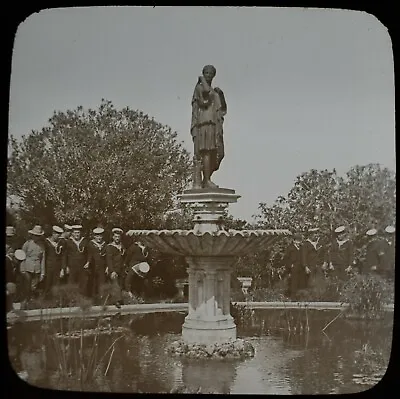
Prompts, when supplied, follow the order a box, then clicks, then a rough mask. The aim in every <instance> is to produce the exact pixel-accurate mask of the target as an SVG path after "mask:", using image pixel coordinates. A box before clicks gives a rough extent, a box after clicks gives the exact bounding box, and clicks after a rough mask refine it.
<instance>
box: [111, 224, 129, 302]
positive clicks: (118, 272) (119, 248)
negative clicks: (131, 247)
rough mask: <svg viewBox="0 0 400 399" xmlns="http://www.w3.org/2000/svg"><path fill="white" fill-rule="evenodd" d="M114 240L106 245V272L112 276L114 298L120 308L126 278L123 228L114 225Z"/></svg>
mask: <svg viewBox="0 0 400 399" xmlns="http://www.w3.org/2000/svg"><path fill="white" fill-rule="evenodd" d="M111 232H112V241H111V242H110V243H109V244H107V246H106V264H107V268H106V273H107V274H108V275H109V276H110V278H111V284H112V292H113V299H114V302H115V306H116V307H117V308H120V307H121V305H122V304H123V299H122V287H123V286H124V280H125V252H126V251H125V247H124V245H123V244H122V233H123V230H122V229H120V228H119V227H114V228H113V229H112V230H111Z"/></svg>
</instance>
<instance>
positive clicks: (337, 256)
mask: <svg viewBox="0 0 400 399" xmlns="http://www.w3.org/2000/svg"><path fill="white" fill-rule="evenodd" d="M395 231H396V229H395V228H394V227H393V226H387V227H386V228H385V229H384V230H382V231H378V230H377V229H370V230H368V231H367V232H366V233H365V238H366V239H365V240H364V241H365V243H364V244H363V245H361V248H357V244H356V243H355V242H354V241H353V240H351V239H350V237H349V232H348V230H347V229H346V227H345V226H340V227H338V228H336V229H335V231H334V238H333V239H332V240H331V242H327V243H326V242H322V241H321V240H320V239H319V229H318V228H311V229H309V230H307V231H305V232H304V233H303V234H302V233H295V234H293V236H292V237H293V239H292V242H291V244H290V245H289V247H288V248H287V251H286V253H285V255H284V258H283V265H284V266H285V274H286V275H287V276H288V277H289V278H288V295H289V296H294V295H295V294H296V293H297V291H299V290H302V289H306V288H308V287H309V286H310V285H311V284H312V282H313V280H314V281H315V278H316V277H317V276H332V277H336V278H338V279H339V280H341V281H344V280H346V279H348V278H349V276H350V275H351V274H352V273H354V272H358V273H366V274H368V273H373V274H378V275H380V276H381V277H383V278H386V279H388V280H393V279H394V270H395V259H394V254H395V244H394V238H395V237H394V236H395V234H394V233H395ZM356 250H361V252H362V253H363V256H362V258H363V259H362V261H361V262H360V261H356V256H355V255H356V253H355V251H356Z"/></svg>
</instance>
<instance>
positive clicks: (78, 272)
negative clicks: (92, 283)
mask: <svg viewBox="0 0 400 399" xmlns="http://www.w3.org/2000/svg"><path fill="white" fill-rule="evenodd" d="M81 231H82V226H81V225H74V226H72V233H71V237H70V238H68V239H66V240H65V248H64V249H65V251H64V256H63V267H62V268H63V272H64V273H65V274H68V275H69V276H68V283H69V284H78V285H79V288H80V291H81V293H82V294H83V295H86V294H87V291H86V289H87V280H88V273H89V263H88V261H87V240H86V239H85V237H83V236H82V233H81Z"/></svg>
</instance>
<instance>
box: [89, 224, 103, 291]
mask: <svg viewBox="0 0 400 399" xmlns="http://www.w3.org/2000/svg"><path fill="white" fill-rule="evenodd" d="M88 262H89V270H90V279H89V290H90V291H89V294H90V296H98V295H99V293H100V292H101V290H100V288H101V287H102V286H103V285H104V283H105V281H106V267H107V264H106V242H105V241H104V229H103V228H102V227H96V228H95V229H93V239H92V240H90V241H89V243H88Z"/></svg>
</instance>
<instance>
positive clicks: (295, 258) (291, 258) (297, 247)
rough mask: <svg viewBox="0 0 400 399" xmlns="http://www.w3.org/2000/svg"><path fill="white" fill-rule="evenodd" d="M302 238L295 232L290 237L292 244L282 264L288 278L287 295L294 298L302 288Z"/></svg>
mask: <svg viewBox="0 0 400 399" xmlns="http://www.w3.org/2000/svg"><path fill="white" fill-rule="evenodd" d="M301 242H302V236H301V234H300V233H298V232H296V233H294V234H293V236H292V242H291V243H290V244H289V246H288V248H287V249H286V253H285V255H284V257H283V264H284V265H285V269H286V270H285V274H286V275H287V276H288V290H287V295H288V296H289V297H290V298H294V297H295V295H296V293H297V291H298V290H299V289H302V287H303V286H304V280H305V279H304V274H305V268H304V263H303V256H302V245H301Z"/></svg>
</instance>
